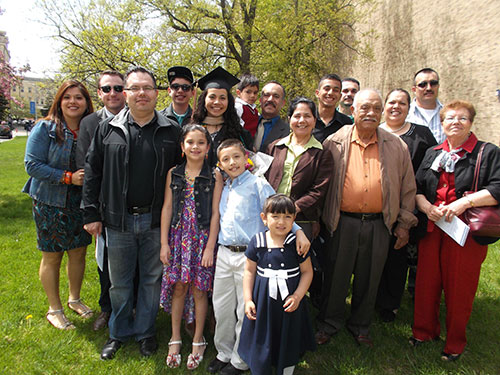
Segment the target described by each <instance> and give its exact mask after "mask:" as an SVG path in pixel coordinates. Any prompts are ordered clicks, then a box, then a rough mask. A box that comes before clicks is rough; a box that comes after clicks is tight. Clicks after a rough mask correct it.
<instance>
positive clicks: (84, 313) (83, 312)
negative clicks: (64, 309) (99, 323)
mask: <svg viewBox="0 0 500 375" xmlns="http://www.w3.org/2000/svg"><path fill="white" fill-rule="evenodd" d="M71 305H76V307H72V306H71ZM68 307H69V308H70V310H73V311H74V312H76V313H77V314H78V315H80V317H82V318H83V319H88V318H90V317H92V315H94V312H93V311H92V310H91V309H90V307H88V306H87V305H86V304H84V303H83V302H82V300H81V299H80V298H78V299H70V300H68Z"/></svg>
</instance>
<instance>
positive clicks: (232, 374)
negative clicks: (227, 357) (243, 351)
mask: <svg viewBox="0 0 500 375" xmlns="http://www.w3.org/2000/svg"><path fill="white" fill-rule="evenodd" d="M244 372H245V371H244V370H240V369H237V368H236V367H234V366H233V365H232V364H231V363H228V364H227V365H226V366H224V368H223V369H222V370H220V372H219V374H220V375H239V374H243V373H244Z"/></svg>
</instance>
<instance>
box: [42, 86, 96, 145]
mask: <svg viewBox="0 0 500 375" xmlns="http://www.w3.org/2000/svg"><path fill="white" fill-rule="evenodd" d="M73 87H78V89H79V90H80V92H81V93H82V95H83V96H84V98H85V101H86V102H87V109H86V110H85V112H84V113H83V115H82V117H81V118H84V117H85V116H87V115H88V114H89V113H92V112H94V106H93V105H92V99H91V98H90V94H89V92H88V90H87V88H86V87H85V86H84V85H83V83H81V82H80V81H77V80H75V79H69V80H67V81H64V82H63V83H62V85H61V87H59V90H57V93H56V96H55V98H54V101H53V102H52V105H51V106H50V109H49V113H48V115H47V117H45V120H49V121H53V122H55V123H56V142H57V143H63V141H64V130H63V122H64V116H63V113H62V109H61V102H62V99H63V96H64V94H65V93H66V91H67V90H68V89H71V88H73Z"/></svg>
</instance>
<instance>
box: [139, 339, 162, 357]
mask: <svg viewBox="0 0 500 375" xmlns="http://www.w3.org/2000/svg"><path fill="white" fill-rule="evenodd" d="M157 350H158V343H157V342H156V337H154V336H151V337H146V338H145V339H142V340H139V351H140V352H141V354H142V355H143V356H144V357H149V356H152V355H153V354H154V353H155V352H156V351H157Z"/></svg>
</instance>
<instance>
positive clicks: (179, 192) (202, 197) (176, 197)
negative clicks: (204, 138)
mask: <svg viewBox="0 0 500 375" xmlns="http://www.w3.org/2000/svg"><path fill="white" fill-rule="evenodd" d="M185 170H186V163H185V162H184V163H182V164H181V165H178V166H177V167H175V168H174V169H173V170H172V182H171V183H170V189H172V221H171V223H170V225H171V226H174V227H175V226H176V225H177V223H178V222H179V221H180V219H181V217H182V211H183V208H184V199H185V192H186V177H185V174H184V173H185ZM214 186H215V175H214V171H213V169H211V168H210V166H209V165H208V162H207V161H205V162H204V163H203V168H202V169H201V172H200V175H199V176H198V177H196V178H195V179H194V201H195V206H196V222H197V224H198V228H199V229H205V228H209V227H210V219H211V218H212V198H213V192H214Z"/></svg>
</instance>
